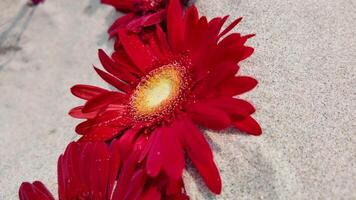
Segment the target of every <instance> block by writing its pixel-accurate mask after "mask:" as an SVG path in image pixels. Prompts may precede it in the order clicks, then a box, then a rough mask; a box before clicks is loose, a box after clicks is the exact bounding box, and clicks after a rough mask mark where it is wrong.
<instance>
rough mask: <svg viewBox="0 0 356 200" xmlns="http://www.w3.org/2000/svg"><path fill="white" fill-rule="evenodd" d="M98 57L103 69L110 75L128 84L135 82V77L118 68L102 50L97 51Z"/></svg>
mask: <svg viewBox="0 0 356 200" xmlns="http://www.w3.org/2000/svg"><path fill="white" fill-rule="evenodd" d="M98 55H99V59H100V62H101V64H102V65H103V67H104V69H105V70H106V71H108V72H109V73H110V74H112V75H114V76H115V77H117V78H118V79H120V80H123V81H125V82H126V83H128V84H133V83H135V82H136V81H137V78H136V77H135V76H133V75H132V74H131V73H129V72H128V71H127V70H125V69H123V68H121V67H119V66H118V65H117V64H116V63H115V62H114V61H113V60H111V58H110V57H109V56H108V55H107V54H106V53H105V52H104V51H103V50H102V49H99V51H98Z"/></svg>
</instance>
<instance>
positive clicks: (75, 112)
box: [68, 106, 98, 119]
mask: <svg viewBox="0 0 356 200" xmlns="http://www.w3.org/2000/svg"><path fill="white" fill-rule="evenodd" d="M83 107H84V106H77V107H75V108H72V109H71V110H70V111H69V113H68V114H69V115H70V116H72V117H74V118H78V119H92V118H94V117H96V116H97V115H98V112H97V111H93V112H88V113H83Z"/></svg>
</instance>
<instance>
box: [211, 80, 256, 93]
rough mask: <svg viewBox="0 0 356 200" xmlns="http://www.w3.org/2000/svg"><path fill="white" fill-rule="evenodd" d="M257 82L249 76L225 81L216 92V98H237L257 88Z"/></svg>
mask: <svg viewBox="0 0 356 200" xmlns="http://www.w3.org/2000/svg"><path fill="white" fill-rule="evenodd" d="M257 84H258V82H257V80H256V79H254V78H252V77H248V76H237V77H232V78H230V79H227V80H225V81H224V82H222V83H221V85H220V86H219V89H218V90H217V91H216V93H215V95H216V96H235V95H240V94H243V93H245V92H248V91H250V90H252V89H253V88H255V87H256V85H257Z"/></svg>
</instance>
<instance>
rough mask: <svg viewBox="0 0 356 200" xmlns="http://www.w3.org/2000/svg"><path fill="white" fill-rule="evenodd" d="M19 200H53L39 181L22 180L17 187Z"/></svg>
mask: <svg viewBox="0 0 356 200" xmlns="http://www.w3.org/2000/svg"><path fill="white" fill-rule="evenodd" d="M19 198H20V200H54V198H53V196H52V194H51V193H50V192H49V191H48V190H47V188H46V187H45V186H44V185H43V184H42V183H41V182H39V181H35V182H33V183H32V184H31V183H28V182H24V183H22V184H21V186H20V189H19Z"/></svg>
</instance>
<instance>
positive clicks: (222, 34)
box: [219, 17, 242, 38]
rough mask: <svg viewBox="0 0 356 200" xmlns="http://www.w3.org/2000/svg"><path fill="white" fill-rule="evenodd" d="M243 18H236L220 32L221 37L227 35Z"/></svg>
mask: <svg viewBox="0 0 356 200" xmlns="http://www.w3.org/2000/svg"><path fill="white" fill-rule="evenodd" d="M241 20H242V17H240V18H237V19H235V20H234V21H233V22H232V23H231V24H230V25H229V26H228V27H226V28H225V29H224V30H223V31H222V32H221V33H220V34H219V38H220V37H223V36H224V35H226V34H227V33H228V32H230V31H231V30H232V29H233V28H234V27H235V26H236V25H237V24H239V23H240V21H241Z"/></svg>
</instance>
